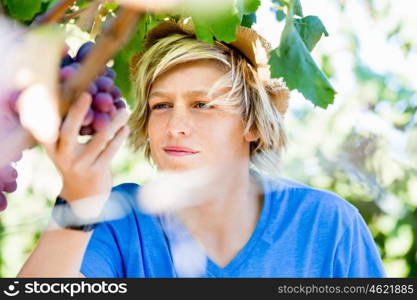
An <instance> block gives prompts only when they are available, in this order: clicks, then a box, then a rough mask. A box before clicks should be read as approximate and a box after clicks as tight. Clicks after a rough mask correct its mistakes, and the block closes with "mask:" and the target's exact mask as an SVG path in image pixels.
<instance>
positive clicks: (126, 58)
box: [113, 14, 162, 104]
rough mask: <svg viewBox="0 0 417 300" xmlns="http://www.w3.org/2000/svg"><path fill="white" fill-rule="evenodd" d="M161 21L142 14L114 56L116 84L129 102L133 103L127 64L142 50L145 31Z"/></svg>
mask: <svg viewBox="0 0 417 300" xmlns="http://www.w3.org/2000/svg"><path fill="white" fill-rule="evenodd" d="M160 21H162V18H156V17H154V16H153V15H150V14H147V15H145V16H143V17H142V18H141V19H140V20H139V23H138V25H137V28H136V32H135V33H134V34H133V36H132V38H131V39H130V41H129V42H128V43H127V44H126V45H125V46H124V47H123V48H122V49H121V50H120V51H119V52H118V53H117V55H116V56H115V57H114V65H113V69H114V70H115V71H116V73H117V77H116V85H117V86H118V87H119V88H120V89H121V91H122V94H123V97H124V98H125V99H126V100H127V102H128V103H129V104H133V102H134V98H133V90H132V82H131V79H130V70H129V64H130V61H131V59H132V57H133V55H135V54H136V53H138V52H140V51H142V50H143V41H144V39H145V36H146V32H147V31H148V30H150V29H151V28H153V27H154V26H155V25H156V24H158V23H159V22H160Z"/></svg>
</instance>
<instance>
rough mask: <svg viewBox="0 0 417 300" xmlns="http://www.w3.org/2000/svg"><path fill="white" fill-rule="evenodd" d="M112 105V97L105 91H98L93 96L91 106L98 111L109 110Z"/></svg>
mask: <svg viewBox="0 0 417 300" xmlns="http://www.w3.org/2000/svg"><path fill="white" fill-rule="evenodd" d="M112 106H113V98H112V96H111V95H110V94H107V93H98V94H96V95H95V96H94V100H93V108H94V110H95V111H99V112H109V111H110V110H111V108H112Z"/></svg>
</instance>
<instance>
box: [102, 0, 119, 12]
mask: <svg viewBox="0 0 417 300" xmlns="http://www.w3.org/2000/svg"><path fill="white" fill-rule="evenodd" d="M103 6H104V7H105V8H107V9H108V10H109V11H115V10H116V9H117V8H118V7H119V4H118V3H115V2H106V3H104V4H103Z"/></svg>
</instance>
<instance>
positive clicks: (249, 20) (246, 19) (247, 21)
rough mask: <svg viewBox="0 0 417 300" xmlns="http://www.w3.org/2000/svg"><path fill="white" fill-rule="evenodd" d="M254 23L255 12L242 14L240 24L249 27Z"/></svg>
mask: <svg viewBox="0 0 417 300" xmlns="http://www.w3.org/2000/svg"><path fill="white" fill-rule="evenodd" d="M255 23H256V14H255V13H251V14H249V15H244V16H243V19H242V22H241V23H240V25H241V26H244V27H248V28H251V27H252V25H253V24H255Z"/></svg>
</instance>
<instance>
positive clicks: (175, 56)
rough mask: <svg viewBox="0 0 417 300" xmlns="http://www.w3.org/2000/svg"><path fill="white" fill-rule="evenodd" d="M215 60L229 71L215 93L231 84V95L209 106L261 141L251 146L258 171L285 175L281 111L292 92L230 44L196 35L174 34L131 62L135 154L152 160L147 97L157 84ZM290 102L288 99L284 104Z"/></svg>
mask: <svg viewBox="0 0 417 300" xmlns="http://www.w3.org/2000/svg"><path fill="white" fill-rule="evenodd" d="M197 60H212V61H215V62H218V63H219V65H220V66H222V67H223V69H224V70H225V75H224V76H223V77H222V78H220V79H219V80H218V82H217V84H215V86H214V87H213V88H212V89H211V90H212V92H213V93H214V92H215V91H216V90H218V88H220V87H222V86H230V87H231V89H229V91H228V92H227V95H222V96H220V97H216V98H215V99H214V100H213V101H211V102H209V103H208V105H220V106H221V107H223V108H226V109H229V110H231V111H234V112H238V113H240V115H241V117H242V121H243V122H244V125H245V129H244V134H246V133H248V132H249V131H252V132H253V133H254V134H256V136H257V137H258V139H257V140H256V141H253V142H251V143H250V162H251V165H252V167H253V168H255V169H256V170H258V171H260V172H262V173H266V174H270V175H276V174H279V172H280V160H281V151H282V150H283V149H284V148H285V146H286V141H287V138H286V134H285V130H284V126H283V114H284V113H285V110H286V107H285V108H284V109H283V108H282V107H280V105H282V103H283V102H285V101H286V100H287V99H288V90H287V89H286V88H285V87H284V86H283V85H282V84H281V82H279V81H278V80H267V81H263V80H261V79H260V76H258V73H257V71H256V69H255V68H254V67H253V66H252V65H251V64H250V63H249V61H248V60H247V59H246V58H245V57H244V56H243V55H242V54H241V53H240V52H239V51H237V50H236V49H234V48H233V47H231V46H230V45H225V44H223V43H220V42H215V44H214V45H209V44H207V43H205V42H202V41H199V40H197V39H196V38H195V37H194V36H190V35H186V34H180V33H175V34H171V35H168V36H166V37H163V38H160V39H158V40H157V41H155V42H154V43H153V44H152V45H150V46H149V47H148V49H147V50H146V51H145V52H144V53H141V54H140V55H138V56H136V57H135V58H134V59H133V60H132V65H131V75H132V81H133V83H134V86H135V96H136V100H137V103H136V107H135V108H134V110H133V113H132V115H131V117H130V120H129V123H128V124H129V127H130V128H131V134H130V137H129V144H130V146H131V147H132V149H133V151H135V152H137V151H144V153H145V158H146V159H147V160H148V161H149V162H151V158H152V157H151V153H150V146H149V143H148V136H147V129H148V128H147V126H148V120H149V115H150V110H149V106H148V96H149V93H150V89H151V86H152V83H153V82H154V81H155V80H156V79H157V78H158V76H160V75H161V74H163V73H164V72H166V71H167V70H168V69H171V68H172V67H174V66H177V65H179V64H181V63H185V62H190V61H197ZM284 100H285V101H284Z"/></svg>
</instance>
